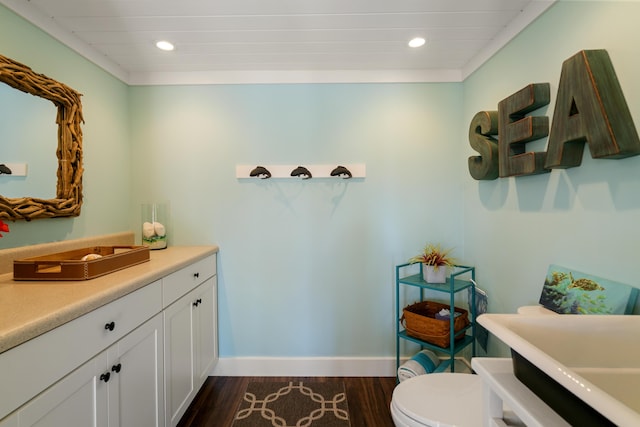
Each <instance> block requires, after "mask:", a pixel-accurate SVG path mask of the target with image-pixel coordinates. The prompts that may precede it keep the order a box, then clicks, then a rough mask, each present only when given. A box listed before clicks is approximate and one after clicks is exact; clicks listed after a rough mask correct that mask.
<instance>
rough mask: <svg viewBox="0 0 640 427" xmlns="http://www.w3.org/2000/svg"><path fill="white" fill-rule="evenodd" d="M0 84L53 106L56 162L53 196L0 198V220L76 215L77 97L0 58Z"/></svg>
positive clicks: (79, 176)
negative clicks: (55, 125)
mask: <svg viewBox="0 0 640 427" xmlns="http://www.w3.org/2000/svg"><path fill="white" fill-rule="evenodd" d="M0 82H3V83H6V84H7V85H9V86H11V87H13V88H15V89H18V90H20V91H22V92H25V93H28V94H31V95H34V96H37V97H40V98H43V99H47V100H49V101H51V102H53V104H54V105H55V106H56V108H57V116H56V123H57V125H58V147H57V149H56V157H57V158H58V170H57V178H58V181H57V185H56V196H55V198H54V199H40V198H35V197H29V196H25V197H19V198H9V197H4V196H2V195H0V219H3V220H4V219H9V220H17V219H25V220H27V221H30V220H32V219H38V218H54V217H67V216H78V215H80V207H81V206H82V172H83V167H82V129H81V127H80V125H81V123H83V118H82V104H81V102H80V96H81V95H80V94H79V93H78V92H76V91H75V90H73V89H71V88H70V87H68V86H66V85H64V84H63V83H60V82H57V81H55V80H53V79H51V78H49V77H47V76H45V75H43V74H38V73H35V72H33V70H31V68H29V67H27V66H26V65H23V64H21V63H19V62H16V61H13V60H12V59H9V58H7V57H5V56H2V55H0Z"/></svg>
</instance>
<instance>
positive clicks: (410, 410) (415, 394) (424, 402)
mask: <svg viewBox="0 0 640 427" xmlns="http://www.w3.org/2000/svg"><path fill="white" fill-rule="evenodd" d="M392 401H393V405H394V406H395V409H397V410H398V411H400V412H401V413H402V414H403V415H405V416H407V417H409V418H410V419H412V420H414V421H416V422H417V423H418V424H420V425H425V426H442V427H448V426H449V427H453V426H463V427H474V426H478V427H481V426H482V380H481V379H480V377H478V376H477V375H471V374H459V373H437V374H427V375H420V376H417V377H414V378H410V379H408V380H405V381H403V382H401V383H400V384H398V385H397V386H396V388H395V389H394V391H393V397H392Z"/></svg>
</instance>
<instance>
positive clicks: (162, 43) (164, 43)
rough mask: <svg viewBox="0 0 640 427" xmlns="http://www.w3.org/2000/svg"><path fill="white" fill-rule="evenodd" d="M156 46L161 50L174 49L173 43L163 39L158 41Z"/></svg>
mask: <svg viewBox="0 0 640 427" xmlns="http://www.w3.org/2000/svg"><path fill="white" fill-rule="evenodd" d="M156 47H157V48H158V49H160V50H166V51H170V50H173V49H174V47H173V44H171V43H169V42H168V41H165V40H161V41H159V42H158V43H156Z"/></svg>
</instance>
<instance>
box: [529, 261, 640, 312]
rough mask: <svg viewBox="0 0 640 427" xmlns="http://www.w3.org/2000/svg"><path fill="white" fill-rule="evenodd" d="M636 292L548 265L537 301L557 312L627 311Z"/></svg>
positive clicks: (625, 286)
mask: <svg viewBox="0 0 640 427" xmlns="http://www.w3.org/2000/svg"><path fill="white" fill-rule="evenodd" d="M637 293H638V290H637V289H636V288H635V287H633V286H629V285H625V284H623V283H619V282H614V281H612V280H608V279H602V278H600V277H597V276H594V275H590V274H586V273H581V272H579V271H576V270H570V269H568V268H565V267H560V266H557V265H551V266H550V267H549V270H548V273H547V276H546V277H545V281H544V285H543V287H542V294H541V295H540V304H542V305H543V306H544V307H546V308H548V309H549V310H552V311H555V312H556V313H560V314H629V313H631V312H632V311H633V307H634V305H635V301H636V297H637Z"/></svg>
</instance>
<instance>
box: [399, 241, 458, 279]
mask: <svg viewBox="0 0 640 427" xmlns="http://www.w3.org/2000/svg"><path fill="white" fill-rule="evenodd" d="M451 251H453V249H442V248H441V247H440V245H439V244H438V245H434V244H431V243H428V244H427V245H426V246H425V247H424V249H423V250H422V253H421V254H419V255H416V256H414V257H412V258H410V259H409V263H411V264H416V263H418V262H419V263H421V264H422V276H423V278H424V281H425V282H427V283H445V282H446V281H447V272H448V271H449V270H450V269H451V268H453V267H454V266H455V265H456V262H457V261H456V260H455V258H453V257H452V256H451V255H450V254H451Z"/></svg>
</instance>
